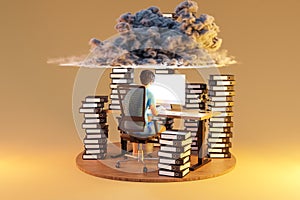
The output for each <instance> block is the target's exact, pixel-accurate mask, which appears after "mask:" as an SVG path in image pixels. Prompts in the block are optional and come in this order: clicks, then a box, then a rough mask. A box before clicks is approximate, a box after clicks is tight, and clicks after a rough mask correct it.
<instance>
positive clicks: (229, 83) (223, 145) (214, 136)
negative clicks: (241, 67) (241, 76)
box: [208, 75, 235, 158]
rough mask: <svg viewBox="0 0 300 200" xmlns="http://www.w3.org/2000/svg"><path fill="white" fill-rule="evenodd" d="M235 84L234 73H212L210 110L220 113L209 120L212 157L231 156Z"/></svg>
mask: <svg viewBox="0 0 300 200" xmlns="http://www.w3.org/2000/svg"><path fill="white" fill-rule="evenodd" d="M234 85H235V81H234V75H210V78H209V91H208V95H209V98H210V102H209V104H208V106H209V110H210V111H212V112H219V113H220V115H218V116H216V117H213V118H211V119H210V122H209V134H208V146H209V148H208V155H209V157H210V158H230V157H231V153H230V148H231V146H232V145H231V141H230V140H231V138H232V130H231V129H232V127H233V122H232V117H233V109H232V108H233V105H234V102H233V96H234V95H235V92H234Z"/></svg>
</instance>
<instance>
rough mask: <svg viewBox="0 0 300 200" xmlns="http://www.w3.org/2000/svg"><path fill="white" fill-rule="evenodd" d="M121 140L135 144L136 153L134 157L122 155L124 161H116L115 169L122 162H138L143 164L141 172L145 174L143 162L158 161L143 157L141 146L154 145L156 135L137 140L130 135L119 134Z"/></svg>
mask: <svg viewBox="0 0 300 200" xmlns="http://www.w3.org/2000/svg"><path fill="white" fill-rule="evenodd" d="M121 138H122V139H123V140H127V141H130V142H133V143H137V144H138V153H137V155H136V156H134V155H131V154H128V153H126V154H124V159H123V160H118V161H117V163H116V168H120V167H121V163H123V162H129V161H138V162H139V163H141V164H143V165H144V167H143V172H144V173H147V172H148V168H147V166H146V162H145V160H158V158H157V157H156V158H153V157H145V155H144V150H143V144H147V143H155V142H157V138H158V136H157V135H151V136H148V137H143V138H137V137H134V136H132V135H129V134H126V133H122V134H121Z"/></svg>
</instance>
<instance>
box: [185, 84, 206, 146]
mask: <svg viewBox="0 0 300 200" xmlns="http://www.w3.org/2000/svg"><path fill="white" fill-rule="evenodd" d="M206 96H207V85H206V84H204V83H187V84H186V97H185V98H186V102H185V103H186V104H185V106H184V108H185V109H191V110H199V111H200V112H204V111H206V109H207V104H206ZM184 127H185V130H187V131H191V133H192V139H193V142H192V151H198V138H197V132H198V120H184Z"/></svg>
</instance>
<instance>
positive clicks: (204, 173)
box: [76, 144, 236, 182]
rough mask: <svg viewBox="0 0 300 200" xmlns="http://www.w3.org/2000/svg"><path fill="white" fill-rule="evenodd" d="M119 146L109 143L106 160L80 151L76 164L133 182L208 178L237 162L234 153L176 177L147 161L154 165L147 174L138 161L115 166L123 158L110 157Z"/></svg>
mask: <svg viewBox="0 0 300 200" xmlns="http://www.w3.org/2000/svg"><path fill="white" fill-rule="evenodd" d="M117 146H118V144H117V145H116V144H109V146H108V150H109V151H108V152H109V155H108V158H106V159H104V160H83V159H82V153H80V154H78V156H77V158H76V164H77V166H78V168H79V169H80V170H82V171H83V172H85V173H87V174H90V175H92V176H96V177H100V178H106V179H112V180H120V181H133V182H183V181H195V180H202V179H208V178H213V177H217V176H221V175H223V174H226V173H228V172H230V171H231V170H232V169H233V168H234V166H235V164H236V159H235V157H234V156H233V155H232V157H231V158H228V159H214V160H212V161H211V162H209V163H208V164H206V165H204V166H202V167H201V168H199V169H197V170H195V171H191V172H190V173H189V174H188V175H186V176H185V177H183V178H174V177H168V176H159V175H158V171H157V161H146V162H147V167H148V169H149V168H151V167H152V170H151V171H149V172H148V173H147V174H143V173H141V172H142V166H143V165H142V164H138V163H137V162H136V161H130V162H127V163H122V164H121V167H120V168H119V169H117V168H115V164H116V162H117V160H119V159H120V160H122V158H110V155H115V154H117V153H119V150H120V149H119V147H117ZM196 162H197V156H196V155H191V164H193V163H196ZM133 168H135V170H138V171H139V173H137V172H136V171H135V172H131V171H130V170H132V169H133Z"/></svg>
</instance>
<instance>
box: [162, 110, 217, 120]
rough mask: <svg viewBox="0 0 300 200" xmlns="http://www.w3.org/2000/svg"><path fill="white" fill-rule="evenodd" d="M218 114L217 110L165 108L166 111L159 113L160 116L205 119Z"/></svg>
mask: <svg viewBox="0 0 300 200" xmlns="http://www.w3.org/2000/svg"><path fill="white" fill-rule="evenodd" d="M217 114H218V113H216V112H206V113H199V111H192V110H182V111H172V110H164V111H160V112H159V113H158V116H161V117H174V118H182V119H195V120H205V119H209V118H211V117H213V116H216V115H217Z"/></svg>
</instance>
